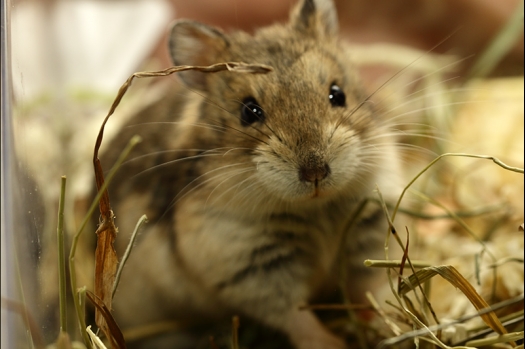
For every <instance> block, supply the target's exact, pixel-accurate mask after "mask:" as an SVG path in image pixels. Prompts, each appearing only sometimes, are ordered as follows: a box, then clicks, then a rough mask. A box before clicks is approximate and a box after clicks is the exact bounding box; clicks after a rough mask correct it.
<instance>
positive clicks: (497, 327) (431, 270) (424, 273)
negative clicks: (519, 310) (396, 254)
mask: <svg viewBox="0 0 525 349" xmlns="http://www.w3.org/2000/svg"><path fill="white" fill-rule="evenodd" d="M436 275H440V276H441V277H442V278H444V279H445V280H447V281H448V282H449V283H450V284H452V285H453V286H454V287H456V288H458V289H459V290H460V291H461V292H463V294H464V295H465V296H466V297H467V298H468V299H469V301H470V302H471V303H472V305H473V306H474V307H475V308H476V309H477V310H481V309H484V308H488V307H489V305H488V303H487V302H486V301H485V300H484V299H483V297H481V296H480V295H479V293H478V292H476V290H475V289H474V287H473V286H472V285H471V284H470V283H469V282H468V281H467V279H465V278H464V277H463V275H461V274H460V273H459V272H458V271H457V269H456V268H454V267H453V266H451V265H441V266H433V267H428V268H425V269H421V270H418V271H417V272H416V273H415V274H412V275H410V277H409V278H408V279H407V281H406V282H405V281H403V282H402V283H401V285H400V287H399V294H400V295H404V294H406V293H407V292H409V291H410V290H412V289H413V288H414V287H415V285H416V284H417V280H419V282H421V283H424V282H426V281H428V280H430V279H431V278H433V277H434V276H436ZM480 316H481V318H482V319H483V321H485V323H486V324H487V325H488V326H490V328H492V329H493V330H494V331H495V332H497V333H499V334H505V333H507V330H506V329H505V327H503V325H502V324H501V322H500V321H499V319H498V317H497V316H496V314H495V313H494V311H491V312H488V313H486V314H483V315H480Z"/></svg>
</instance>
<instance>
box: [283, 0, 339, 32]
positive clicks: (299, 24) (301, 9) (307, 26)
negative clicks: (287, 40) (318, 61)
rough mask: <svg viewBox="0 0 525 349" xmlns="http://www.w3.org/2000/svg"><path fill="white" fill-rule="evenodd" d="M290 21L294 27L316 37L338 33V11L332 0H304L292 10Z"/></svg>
mask: <svg viewBox="0 0 525 349" xmlns="http://www.w3.org/2000/svg"><path fill="white" fill-rule="evenodd" d="M290 23H291V25H292V27H293V28H294V29H296V30H297V31H299V32H301V33H304V34H306V35H309V36H313V37H316V38H327V39H328V38H332V37H335V36H337V35H338V31H339V24H338V21H337V12H336V9H335V5H334V3H333V1H332V0H302V1H300V2H299V4H298V5H297V6H296V7H295V8H294V9H293V10H292V13H291V16H290Z"/></svg>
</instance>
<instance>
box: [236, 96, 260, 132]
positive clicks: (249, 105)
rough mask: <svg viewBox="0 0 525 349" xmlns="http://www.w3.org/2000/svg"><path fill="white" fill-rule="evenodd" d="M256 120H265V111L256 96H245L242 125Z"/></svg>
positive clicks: (242, 107)
mask: <svg viewBox="0 0 525 349" xmlns="http://www.w3.org/2000/svg"><path fill="white" fill-rule="evenodd" d="M256 121H260V122H263V121H264V111H263V110H262V108H261V107H260V106H259V103H257V101H256V100H255V98H253V97H248V98H245V99H244V100H243V101H242V106H241V125H243V126H249V125H251V124H253V123H254V122H256Z"/></svg>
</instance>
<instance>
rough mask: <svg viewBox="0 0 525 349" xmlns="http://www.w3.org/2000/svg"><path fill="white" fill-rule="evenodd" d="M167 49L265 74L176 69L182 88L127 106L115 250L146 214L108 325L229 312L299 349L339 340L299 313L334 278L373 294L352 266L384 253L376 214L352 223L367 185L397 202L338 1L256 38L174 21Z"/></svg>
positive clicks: (114, 148) (393, 166) (383, 137)
mask: <svg viewBox="0 0 525 349" xmlns="http://www.w3.org/2000/svg"><path fill="white" fill-rule="evenodd" d="M169 49H170V53H171V57H172V59H173V63H174V65H201V66H202V65H211V64H214V63H218V62H231V61H235V62H246V63H260V64H266V65H269V66H271V67H272V68H273V71H272V72H271V73H268V74H259V75H257V74H254V75H249V74H235V73H229V72H220V73H213V74H205V73H201V72H193V71H187V72H183V73H181V74H180V75H179V77H180V79H181V81H182V85H181V86H175V87H174V88H173V89H172V90H170V91H168V93H167V94H166V96H165V97H163V98H161V99H160V100H159V101H158V102H157V103H155V104H153V105H150V106H148V107H147V108H145V109H144V110H142V111H140V112H139V113H137V115H135V116H134V117H133V118H132V120H131V122H130V125H131V126H129V127H125V128H123V129H122V130H121V132H120V134H119V135H118V136H117V137H116V140H114V141H113V143H112V144H111V145H110V146H109V147H108V150H107V151H106V153H105V154H103V155H102V158H101V159H102V161H103V163H104V164H105V168H109V166H111V164H112V163H113V162H114V160H115V159H116V157H117V155H118V154H119V153H120V151H121V150H122V149H123V147H124V145H125V144H126V143H127V142H128V140H129V139H130V138H131V136H132V135H134V134H139V135H141V136H142V138H143V141H142V143H141V144H140V145H139V146H137V147H136V148H135V149H134V150H133V152H132V154H131V155H130V160H129V161H128V162H127V163H126V165H125V166H123V168H121V170H120V171H119V174H118V175H117V177H116V178H115V179H114V181H113V182H112V183H111V185H110V199H111V203H112V207H113V210H114V212H115V214H116V224H117V226H118V227H119V231H120V232H121V233H120V234H119V236H118V237H117V249H118V250H121V251H122V249H123V248H124V246H125V245H126V244H127V243H128V242H129V239H128V238H126V234H129V233H130V232H131V231H132V230H133V228H134V226H135V223H136V221H137V219H138V218H139V217H140V216H141V215H142V214H146V215H147V216H148V218H149V221H150V223H149V224H148V225H147V226H146V228H145V229H144V231H143V232H142V233H141V236H140V237H139V239H138V241H137V243H136V246H135V247H134V250H133V251H132V253H131V256H130V258H129V260H128V261H127V264H126V266H125V268H124V271H123V275H122V280H121V283H120V285H119V289H118V290H117V293H116V295H115V300H114V309H115V316H116V319H117V322H118V323H119V325H120V326H121V327H122V328H123V329H129V328H132V327H136V326H142V325H148V324H154V323H160V322H163V321H180V322H182V323H191V322H193V321H200V320H203V319H206V320H211V321H213V320H215V319H224V318H228V317H231V316H232V315H239V316H240V317H241V321H242V319H243V318H247V319H252V320H254V321H256V322H258V323H261V324H262V325H265V326H267V327H270V328H274V329H276V330H278V331H281V332H283V333H284V334H285V335H286V336H287V338H288V339H289V341H290V343H291V344H292V346H293V347H295V348H298V349H307V348H311V349H314V348H315V349H321V348H323V349H329V348H332V349H335V348H345V347H346V346H345V342H344V340H343V339H341V338H338V337H337V336H336V335H335V334H333V333H331V332H330V331H329V330H328V329H327V328H326V327H325V326H324V325H323V324H322V323H321V322H320V321H319V319H318V318H317V317H316V315H315V314H314V313H313V312H312V311H310V310H300V309H299V307H300V306H301V305H305V304H308V303H309V302H311V301H312V300H313V299H315V297H316V296H317V295H319V294H322V293H323V292H325V291H326V290H328V291H329V292H333V291H334V290H337V289H338V284H339V283H340V281H341V280H345V279H346V280H351V282H350V281H348V282H347V284H345V285H344V289H345V293H346V296H347V297H349V298H350V299H351V300H354V301H360V300H363V294H364V292H365V291H366V290H370V289H372V288H373V287H374V285H375V281H376V279H377V278H376V276H375V275H373V274H372V273H371V272H370V271H369V270H366V269H365V268H364V267H363V260H364V259H366V258H381V257H382V256H383V242H384V239H385V237H386V234H387V230H388V229H387V224H386V220H385V219H384V214H383V213H382V211H381V210H380V208H379V206H378V205H375V204H371V203H369V204H367V205H366V206H365V209H364V210H363V212H362V213H361V214H360V216H359V217H360V220H359V221H358V222H354V223H352V219H353V217H354V216H355V215H356V212H357V210H358V207H359V206H360V205H361V203H362V202H363V200H365V199H366V198H368V197H373V195H375V194H374V189H375V188H376V185H377V186H378V187H379V188H380V189H381V192H382V193H383V196H385V197H386V198H388V197H392V196H393V195H394V193H395V190H396V189H395V185H394V182H395V179H396V176H397V173H399V171H400V166H399V155H398V151H397V148H396V140H395V138H394V136H393V132H392V131H391V130H390V129H389V126H388V120H385V119H384V117H383V116H382V115H381V113H378V112H376V111H375V110H374V106H373V105H372V104H370V103H366V100H367V93H365V92H364V89H363V88H362V87H361V84H360V82H359V80H358V77H357V74H356V69H355V68H354V67H353V65H352V62H351V61H350V59H349V58H348V56H349V55H348V48H346V46H345V44H344V42H342V41H341V40H340V39H339V38H338V25H337V14H336V10H335V7H334V4H333V2H332V1H330V0H302V1H300V2H299V4H297V5H296V6H295V7H294V9H293V10H292V12H291V15H290V20H289V22H288V23H286V24H274V25H271V26H269V27H264V28H261V29H259V30H258V31H256V32H255V33H254V34H253V35H250V34H247V33H244V32H240V31H237V32H232V33H228V34H226V33H224V32H222V31H221V30H219V29H217V28H213V27H210V26H207V25H205V24H201V23H198V22H194V21H190V20H180V21H177V22H176V23H175V24H174V25H173V27H172V29H171V35H170V39H169ZM343 265H344V266H343ZM342 270H345V271H346V272H347V273H348V276H347V277H346V278H343V279H341V275H340V274H341V271H342ZM151 343H153V342H150V344H148V345H145V346H144V347H150V348H151V347H163V346H162V345H165V346H164V347H166V348H172V347H177V345H179V347H184V348H185V347H192V346H191V344H187V343H186V344H184V343H178V342H170V341H169V340H166V341H165V342H162V341H159V342H154V343H156V344H155V345H158V346H155V345H153V344H151ZM159 343H161V344H159ZM177 343H178V344H177Z"/></svg>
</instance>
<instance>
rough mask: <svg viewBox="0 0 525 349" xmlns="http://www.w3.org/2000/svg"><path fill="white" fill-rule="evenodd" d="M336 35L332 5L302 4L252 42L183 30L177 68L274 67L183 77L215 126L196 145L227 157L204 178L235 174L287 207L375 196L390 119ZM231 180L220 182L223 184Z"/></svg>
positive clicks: (175, 35) (205, 120) (173, 42)
mask: <svg viewBox="0 0 525 349" xmlns="http://www.w3.org/2000/svg"><path fill="white" fill-rule="evenodd" d="M337 32H338V27H337V16H336V12H335V8H334V6H333V3H332V2H331V1H327V0H306V1H302V2H300V3H299V4H298V5H297V6H296V7H295V8H294V9H293V11H292V13H291V16H290V21H289V22H288V23H287V24H285V25H280V24H276V25H273V26H270V27H265V28H262V29H260V30H259V31H257V32H256V33H255V34H254V35H249V34H246V33H244V32H233V33H230V34H225V33H223V32H222V31H220V30H218V29H215V28H211V27H208V26H206V25H203V24H200V23H197V22H193V21H179V22H176V23H175V25H174V26H173V29H172V33H171V39H170V50H171V55H172V58H173V61H174V63H175V65H210V64H214V63H219V62H245V63H261V64H266V65H269V66H271V67H272V68H273V71H272V72H271V73H268V74H240V73H229V72H221V73H213V74H203V73H200V72H190V71H188V72H184V73H182V74H181V77H182V80H183V81H184V83H185V84H186V85H187V86H188V87H189V89H191V90H192V91H194V92H195V95H196V96H198V97H197V98H201V99H202V103H201V104H200V106H199V112H198V114H199V116H198V117H199V119H200V120H199V123H201V124H206V125H209V127H208V128H206V129H205V130H201V129H200V130H196V135H195V137H197V138H198V139H199V142H200V143H201V144H202V143H204V144H206V145H207V148H208V149H210V150H211V149H215V150H217V149H224V152H223V155H224V156H218V157H215V158H214V163H213V164H212V161H210V164H209V166H210V168H206V169H205V171H216V170H214V168H215V169H218V168H224V169H226V168H227V169H228V170H230V171H232V172H231V173H232V178H234V179H232V183H235V185H238V186H244V187H249V188H250V190H251V191H252V192H255V193H257V195H259V196H261V197H267V198H276V199H279V200H284V201H286V202H298V201H311V200H323V198H333V197H335V196H338V195H346V196H348V195H350V196H355V197H361V196H362V195H363V191H365V190H366V191H367V192H369V191H370V190H371V189H372V188H373V186H374V185H375V179H374V177H375V175H376V173H378V169H379V168H384V167H385V166H388V165H387V163H388V162H389V160H388V158H389V156H392V149H391V146H392V141H391V140H390V139H389V137H388V135H389V134H390V133H389V131H388V129H387V127H386V126H385V125H386V124H385V120H381V119H380V118H379V117H378V116H377V115H376V113H374V110H373V106H371V105H370V103H367V95H366V94H365V93H364V91H363V89H362V87H361V86H360V84H359V82H358V79H357V77H356V70H355V68H354V67H353V66H352V63H351V61H350V60H349V59H348V53H347V52H348V51H347V48H345V47H344V45H342V43H341V41H340V40H339V39H338V37H337ZM235 166H237V169H239V170H238V171H237V172H233V170H234V168H235ZM212 167H213V168H212ZM224 178H225V177H222V178H221V177H219V176H217V181H218V182H217V183H219V182H221V181H224ZM217 183H216V184H215V185H217ZM241 183H242V184H241Z"/></svg>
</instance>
